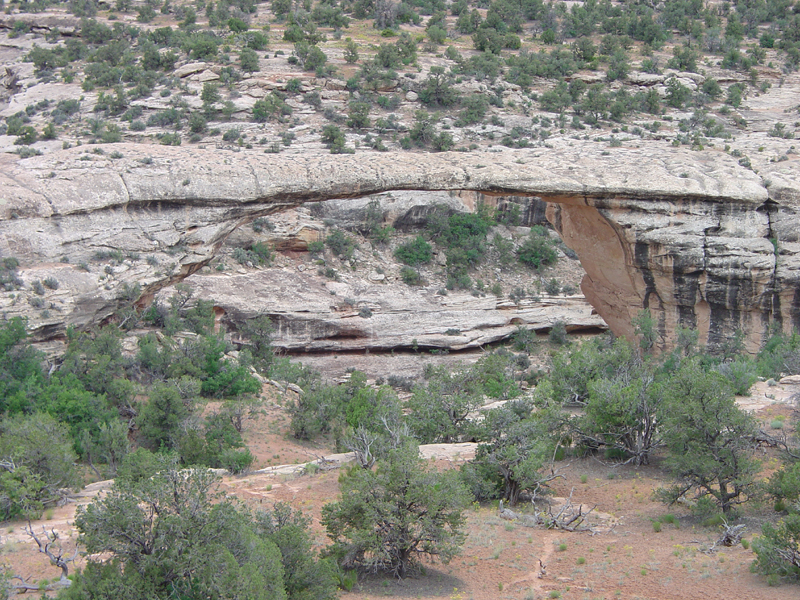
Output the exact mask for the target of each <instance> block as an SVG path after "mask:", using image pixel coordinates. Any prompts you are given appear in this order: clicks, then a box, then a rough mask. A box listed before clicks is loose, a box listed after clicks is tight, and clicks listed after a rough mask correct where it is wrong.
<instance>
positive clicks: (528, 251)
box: [517, 226, 558, 271]
mask: <svg viewBox="0 0 800 600" xmlns="http://www.w3.org/2000/svg"><path fill="white" fill-rule="evenodd" d="M517 258H518V259H519V261H520V262H521V263H522V264H524V265H527V266H529V267H531V268H532V269H534V270H536V271H538V270H539V269H541V268H542V267H549V266H552V265H554V264H556V262H557V261H558V253H557V252H556V249H555V248H554V247H553V242H552V240H551V239H550V235H549V233H548V231H547V229H545V228H544V227H541V226H536V227H532V228H531V232H530V235H529V236H528V238H527V239H526V240H525V241H524V242H523V243H522V245H521V246H520V247H519V248H517Z"/></svg>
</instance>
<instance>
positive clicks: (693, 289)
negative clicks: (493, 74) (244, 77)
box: [0, 142, 800, 351]
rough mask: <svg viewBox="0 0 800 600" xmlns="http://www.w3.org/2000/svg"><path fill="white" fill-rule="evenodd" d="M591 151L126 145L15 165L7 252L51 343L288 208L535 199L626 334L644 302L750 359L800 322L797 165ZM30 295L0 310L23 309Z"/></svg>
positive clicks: (665, 321)
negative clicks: (47, 281)
mask: <svg viewBox="0 0 800 600" xmlns="http://www.w3.org/2000/svg"><path fill="white" fill-rule="evenodd" d="M597 146H598V145H597V144H591V143H589V144H583V145H577V146H574V147H570V146H564V147H561V148H558V149H549V148H536V149H526V150H517V151H501V152H481V153H442V154H412V153H399V154H392V153H364V154H356V155H329V154H315V155H265V154H255V153H248V152H244V151H242V152H235V151H231V150H220V149H213V150H212V149H193V148H192V149H189V148H170V147H161V146H150V145H133V144H120V145H116V146H104V149H105V150H106V154H103V155H97V154H90V153H88V152H87V151H85V150H84V149H82V148H75V149H71V150H66V151H62V152H57V153H54V154H50V155H46V156H39V157H34V158H30V159H26V160H17V161H15V160H12V159H11V158H8V157H5V158H3V159H2V162H0V254H1V255H2V256H15V257H17V258H18V259H20V261H21V263H22V267H23V268H22V270H21V272H20V275H21V277H22V279H23V280H24V281H26V282H30V281H32V280H33V279H42V278H43V277H45V276H53V277H56V278H57V279H58V280H59V282H60V283H61V285H60V286H59V290H58V292H57V293H54V294H53V295H52V297H48V302H49V305H50V306H51V308H49V309H46V314H44V315H43V314H42V312H37V311H34V312H35V313H36V314H35V315H34V317H33V318H32V319H31V323H30V324H31V329H32V331H33V332H34V334H35V336H36V337H38V338H40V339H43V338H47V337H48V336H50V337H52V336H54V335H58V333H59V332H61V331H63V329H64V327H65V326H66V325H70V324H72V325H76V326H78V327H82V326H87V325H90V324H91V323H94V322H97V321H99V320H102V319H103V318H107V317H108V316H109V315H110V314H112V313H113V311H114V310H116V309H117V308H118V307H119V306H120V305H123V304H125V303H130V302H132V301H138V302H146V301H147V299H148V298H151V297H152V295H153V294H154V293H155V292H156V291H158V290H159V289H161V288H163V287H165V286H167V285H170V284H172V283H174V282H176V281H178V280H180V279H182V278H183V277H186V276H187V275H189V274H191V273H193V272H194V271H196V270H197V269H199V268H200V267H201V266H203V265H205V264H207V263H208V262H209V261H210V260H211V259H212V258H213V256H214V253H215V252H216V251H217V250H218V249H219V247H220V246H221V244H222V243H223V241H224V240H225V238H226V237H227V235H229V234H230V232H231V231H233V230H234V229H235V228H236V227H238V226H240V225H241V224H243V223H246V222H248V221H250V220H252V219H254V218H256V217H258V216H263V215H268V214H271V213H274V212H277V211H280V210H284V209H285V208H287V207H290V206H296V205H298V204H301V203H304V202H311V201H323V200H328V199H334V198H356V197H361V196H365V195H369V194H375V193H379V192H385V191H392V190H473V191H479V192H482V193H484V194H489V195H491V194H498V195H518V196H526V195H528V196H538V197H541V198H542V199H544V200H545V201H547V202H548V203H549V206H548V219H549V220H550V221H551V222H552V223H553V224H554V226H555V227H556V228H557V229H558V231H559V232H560V233H561V235H562V236H563V238H564V240H565V242H566V243H567V244H568V245H569V246H570V247H572V248H573V249H574V250H575V251H576V252H577V253H578V256H579V258H580V260H581V262H582V264H583V266H584V268H585V269H586V272H587V275H586V278H585V279H584V281H583V284H582V289H583V291H584V293H585V294H586V297H587V299H588V300H589V301H590V302H591V303H592V304H593V306H594V307H595V308H596V310H597V311H598V312H599V313H600V314H601V315H602V316H603V318H604V319H605V320H606V321H607V322H608V324H609V325H610V327H611V328H612V330H613V331H615V332H616V333H617V334H620V335H631V334H632V327H631V319H632V317H633V316H635V315H636V314H637V313H638V312H639V311H640V310H642V308H649V309H650V311H651V313H652V314H653V316H654V317H655V318H656V320H657V323H658V327H659V332H660V334H661V338H660V344H661V345H662V346H664V347H666V346H669V345H670V344H671V343H672V341H673V340H674V337H675V332H676V330H677V328H678V327H695V328H697V329H699V331H700V333H701V341H702V342H705V343H708V344H711V345H714V344H718V343H721V342H722V341H724V340H725V339H726V338H727V337H729V336H730V335H731V334H732V333H733V331H735V330H736V329H741V330H742V331H744V332H745V334H746V342H747V345H748V349H750V350H751V351H753V350H755V349H756V348H757V346H758V345H759V344H760V343H761V342H762V341H763V339H764V337H765V335H766V332H767V329H768V327H769V326H770V324H771V323H778V324H780V325H782V326H783V327H784V328H789V327H792V326H794V327H800V259H798V256H800V254H798V252H800V239H798V236H800V219H799V218H798V216H797V207H798V204H799V203H800V184H798V181H800V178H798V173H800V169H798V167H797V166H796V164H797V163H796V161H788V162H784V163H778V164H777V165H776V166H775V167H774V168H773V169H772V170H771V171H770V172H769V173H761V174H760V175H757V174H755V173H753V172H752V171H750V170H747V169H744V168H743V167H740V166H739V165H738V164H737V163H736V162H735V161H734V159H731V158H730V157H728V156H727V155H726V154H724V153H722V152H714V151H708V152H689V151H684V150H681V149H673V148H664V147H662V146H660V145H655V144H654V145H647V144H646V143H645V142H642V143H641V144H640V147H637V148H615V149H613V150H611V151H608V150H605V149H603V148H599V147H597ZM112 153H114V154H113V155H114V156H118V155H120V154H121V155H122V158H117V159H112V158H110V156H111V155H112ZM104 261H105V263H104ZM109 261H110V262H109ZM103 264H105V266H101V265H103ZM87 266H88V267H89V270H88V271H87V270H86V267H87ZM27 288H29V286H25V288H24V289H22V290H20V291H17V292H14V293H9V294H5V295H4V297H3V298H2V299H0V310H3V311H4V312H5V313H6V314H7V315H14V314H27V313H30V312H31V307H30V306H29V305H28V301H29V298H28V296H29V295H30V294H29V291H28V289H27ZM43 312H44V311H43Z"/></svg>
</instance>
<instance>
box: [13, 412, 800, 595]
mask: <svg viewBox="0 0 800 600" xmlns="http://www.w3.org/2000/svg"><path fill="white" fill-rule="evenodd" d="M757 414H758V415H759V417H760V418H762V419H764V420H765V422H766V423H770V422H772V421H774V420H775V418H776V417H777V416H779V415H784V416H785V417H786V418H787V419H786V422H787V425H788V423H789V422H790V421H791V420H792V418H791V416H792V411H791V408H790V407H789V406H788V405H786V404H771V405H768V406H766V407H763V408H760V409H759V410H758V412H757ZM287 425H288V417H287V415H286V412H285V411H284V409H283V408H281V407H280V406H278V405H277V404H276V403H273V404H271V405H270V408H268V409H267V410H266V411H265V414H263V415H261V416H259V417H257V418H255V419H252V420H248V421H247V422H246V440H247V442H248V445H249V447H250V448H251V451H252V452H253V453H254V454H255V455H256V457H257V460H256V467H257V468H259V467H266V466H271V465H279V464H283V465H287V464H295V463H304V462H307V461H309V460H313V459H315V458H317V457H319V456H322V455H324V454H327V453H328V452H329V451H330V448H325V447H324V446H322V445H312V444H300V443H298V442H297V441H296V440H294V439H292V438H291V437H290V436H288V435H287V433H286V428H287ZM768 426H769V425H767V427H768ZM467 458H468V454H466V453H464V454H463V455H460V456H454V457H452V458H450V459H446V460H438V461H436V465H437V467H438V468H453V467H454V466H457V465H458V463H460V462H461V461H463V460H465V459H467ZM765 458H766V460H765V468H766V469H767V472H768V471H769V470H771V469H774V468H776V467H777V465H778V463H777V461H776V459H775V457H774V456H771V455H769V454H767V455H766V456H765ZM556 467H557V468H558V469H559V471H560V472H561V473H563V474H564V476H565V477H564V479H561V480H557V481H555V482H554V484H553V488H554V492H555V495H556V496H559V497H566V496H568V495H569V494H570V492H572V495H573V500H574V501H575V502H578V503H582V504H583V505H584V506H586V507H593V506H596V509H595V512H596V513H601V516H602V513H604V514H605V515H606V516H607V518H606V519H605V520H595V523H597V524H598V525H599V527H598V530H597V531H596V532H594V533H591V532H584V533H565V532H561V531H552V530H545V529H541V528H529V527H524V526H522V525H520V524H519V523H517V522H509V521H504V520H501V519H500V518H499V517H498V514H497V507H496V505H492V506H488V505H487V506H479V505H477V504H476V505H473V507H471V508H470V509H469V510H468V511H467V531H468V537H467V541H466V543H465V545H464V548H463V551H462V553H461V555H460V556H459V557H457V558H455V559H454V560H453V561H452V562H451V563H450V564H448V565H442V564H439V563H437V564H427V563H426V564H425V565H424V569H423V571H424V572H423V573H421V574H419V575H417V576H415V577H410V578H407V579H405V580H403V581H396V580H392V579H388V578H385V577H371V578H363V579H362V580H361V581H359V583H358V584H357V585H356V587H355V588H354V590H353V591H351V592H342V598H343V599H349V600H367V599H372V598H390V599H391V598H394V599H400V598H422V599H449V600H459V599H460V600H471V599H475V600H479V599H480V600H483V599H486V600H504V599H509V600H510V599H519V600H528V599H539V598H559V597H560V598H565V599H569V598H573V599H587V600H588V599H601V598H605V599H609V600H610V599H617V598H621V599H638V598H641V599H644V598H647V599H653V600H664V599H684V598H685V599H687V600H689V599H691V600H694V599H697V598H704V599H709V600H711V599H716V598H719V599H720V600H723V599H724V600H730V599H731V598H742V599H748V600H759V599H764V600H783V599H787V600H788V599H790V598H791V599H796V598H798V594H800V588H798V587H797V586H796V585H792V584H784V585H781V586H778V587H768V586H767V584H766V581H765V579H764V578H763V577H761V576H758V575H755V574H752V573H751V572H750V570H749V567H750V564H751V563H752V561H753V558H754V554H753V552H752V549H745V548H743V547H742V546H741V545H740V546H736V547H734V548H722V549H721V550H719V551H717V552H715V553H713V554H705V553H703V550H705V549H706V548H708V547H709V546H710V545H711V544H712V543H713V542H714V541H715V540H716V539H717V537H718V536H719V529H718V528H717V527H703V526H702V525H701V524H700V523H699V521H698V520H697V519H696V518H694V517H692V516H691V515H690V513H689V511H688V510H687V509H686V508H684V507H682V506H673V507H665V506H664V505H663V504H660V503H658V502H655V501H654V500H653V499H652V492H653V490H654V489H655V488H657V487H659V486H660V485H663V484H666V483H668V482H669V477H668V475H667V474H666V473H665V472H664V471H663V470H662V469H661V468H660V466H659V461H658V460H656V461H655V464H653V465H650V466H646V467H639V468H635V467H629V466H625V467H619V466H616V467H615V466H613V465H610V464H606V463H604V462H603V461H601V460H599V459H596V458H587V459H571V460H567V461H562V462H561V463H559V464H557V465H556ZM338 476H339V470H338V469H332V470H328V471H325V470H321V471H319V472H317V473H315V474H313V475H309V474H299V473H295V474H291V473H289V474H286V473H283V474H263V473H262V474H251V475H248V476H242V477H225V479H224V484H223V485H224V487H225V488H226V489H227V490H228V491H229V492H231V493H234V494H235V495H237V496H238V497H240V498H241V499H242V500H244V501H246V502H247V503H249V504H252V505H256V506H264V507H265V508H269V507H271V506H272V505H273V504H274V503H275V502H277V501H285V502H289V503H290V504H291V505H292V506H294V507H295V508H298V509H301V510H302V511H303V512H304V513H306V514H307V515H309V516H311V517H312V530H313V533H314V537H315V542H316V545H317V547H318V548H322V547H324V546H325V544H326V543H327V538H326V536H325V532H324V530H323V528H322V527H321V526H320V524H319V517H320V512H321V508H322V506H323V505H324V504H326V503H327V502H330V501H333V500H335V499H336V497H337V494H338ZM94 493H96V492H91V490H90V491H89V493H88V494H87V496H90V497H91V496H92V495H93V494H94ZM90 497H88V498H87V497H83V498H78V499H77V502H76V503H70V504H68V505H67V506H64V507H61V508H58V509H56V510H54V511H53V512H52V514H48V515H47V516H49V517H50V518H49V519H48V518H45V519H42V520H41V521H38V522H36V523H34V524H33V525H34V527H36V528H39V529H40V528H41V526H43V525H44V526H46V527H48V528H51V527H54V528H55V529H56V530H57V531H59V532H60V534H61V537H62V539H63V540H64V542H65V543H66V544H67V546H68V547H70V548H73V547H74V546H75V538H76V537H77V535H76V532H75V531H74V530H73V529H72V527H71V524H72V522H73V519H74V515H75V507H76V505H78V504H84V503H86V502H88V501H90V499H91V498H90ZM516 510H517V511H519V512H526V511H527V512H530V510H531V506H530V504H527V506H522V505H521V506H518V507H516ZM667 513H671V514H674V515H675V516H676V517H677V522H676V524H668V523H663V524H662V525H661V531H660V532H655V531H654V526H653V520H655V519H658V518H660V517H663V516H664V515H665V514H667ZM743 515H744V516H743V522H745V523H746V524H747V526H748V533H747V535H746V539H748V541H750V540H752V538H753V536H754V535H757V534H758V532H759V531H760V529H761V526H760V525H761V523H762V522H763V521H764V520H765V519H774V518H775V514H774V513H773V511H772V509H771V507H770V506H769V505H766V504H765V505H757V504H751V505H749V506H746V507H745V508H744V509H743ZM0 541H1V542H2V546H0V548H1V550H0V551H1V552H2V560H3V561H4V562H6V563H8V564H9V565H10V566H11V569H12V571H13V572H15V573H19V574H24V575H25V576H26V577H29V578H30V580H31V581H40V580H42V579H45V578H47V579H51V580H52V579H55V578H57V577H58V575H59V570H58V569H57V568H55V567H53V566H50V565H49V564H48V561H47V559H46V558H45V557H44V556H43V555H41V554H38V553H37V551H36V546H35V544H33V542H32V541H31V540H29V539H28V537H27V536H26V535H25V534H24V532H23V524H21V523H10V524H6V526H5V530H4V531H3V532H2V535H1V536H0ZM540 560H541V561H542V562H543V563H544V565H545V567H546V572H545V574H544V576H543V577H542V578H539V577H538V573H539V569H540V568H539V561H540ZM83 561H84V559H83V558H82V557H81V558H79V559H78V560H77V561H76V563H75V565H76V566H78V567H80V566H81V564H82V563H83Z"/></svg>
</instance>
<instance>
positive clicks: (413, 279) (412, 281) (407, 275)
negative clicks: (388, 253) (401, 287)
mask: <svg viewBox="0 0 800 600" xmlns="http://www.w3.org/2000/svg"><path fill="white" fill-rule="evenodd" d="M400 278H401V279H402V280H403V283H405V284H406V285H420V284H421V283H422V277H421V276H420V274H419V272H418V271H417V270H416V269H413V268H411V267H402V268H401V269H400Z"/></svg>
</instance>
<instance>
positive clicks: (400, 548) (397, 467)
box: [322, 442, 468, 577]
mask: <svg viewBox="0 0 800 600" xmlns="http://www.w3.org/2000/svg"><path fill="white" fill-rule="evenodd" d="M340 486H341V494H342V495H341V499H340V500H339V501H338V502H335V503H332V504H328V505H326V506H325V507H323V517H322V522H323V524H324V525H325V527H326V529H327V530H328V535H329V536H330V537H331V539H333V542H334V545H333V548H332V554H333V555H334V556H335V557H336V558H337V559H338V561H339V564H340V565H341V566H342V568H345V569H352V568H359V569H363V570H365V571H369V572H376V571H378V572H388V573H391V574H393V575H395V576H398V577H405V576H406V575H407V574H409V573H411V572H413V571H414V569H415V566H416V565H415V561H416V560H417V558H418V556H419V555H420V554H427V555H428V556H429V557H431V558H438V559H439V560H441V561H442V562H444V563H448V562H449V561H450V559H451V558H452V557H453V556H455V555H456V554H457V553H458V551H459V548H460V547H461V545H462V544H463V541H464V533H463V527H464V524H465V519H464V516H463V511H464V509H465V508H466V506H467V504H468V495H467V492H466V490H465V489H464V488H463V486H462V485H461V483H460V482H459V480H458V474H457V473H456V472H455V471H444V472H439V471H437V470H435V469H432V468H430V467H428V466H427V465H426V462H425V461H424V460H423V459H421V458H420V457H419V448H418V447H417V445H416V444H414V443H410V442H406V443H404V444H403V445H401V446H400V447H398V448H396V449H394V450H392V451H390V452H389V454H388V456H387V458H386V459H385V460H384V461H381V462H379V463H378V468H377V470H371V469H362V468H359V467H355V468H353V469H351V470H349V471H348V472H347V473H346V474H345V475H344V476H343V478H342V481H341V483H340Z"/></svg>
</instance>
